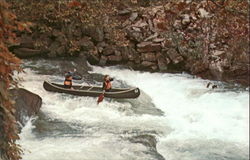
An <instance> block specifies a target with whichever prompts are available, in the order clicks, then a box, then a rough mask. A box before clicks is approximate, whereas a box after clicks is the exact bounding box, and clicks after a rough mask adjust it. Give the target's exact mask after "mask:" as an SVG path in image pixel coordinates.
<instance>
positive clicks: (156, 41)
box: [153, 38, 165, 43]
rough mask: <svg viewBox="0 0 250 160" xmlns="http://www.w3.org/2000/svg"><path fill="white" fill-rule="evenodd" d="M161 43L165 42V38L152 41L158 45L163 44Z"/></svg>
mask: <svg viewBox="0 0 250 160" xmlns="http://www.w3.org/2000/svg"><path fill="white" fill-rule="evenodd" d="M163 41H165V38H155V39H153V42H155V43H159V42H163Z"/></svg>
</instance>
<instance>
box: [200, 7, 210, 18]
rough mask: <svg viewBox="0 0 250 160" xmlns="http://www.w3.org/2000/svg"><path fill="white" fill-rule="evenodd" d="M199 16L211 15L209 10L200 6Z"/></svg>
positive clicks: (206, 16)
mask: <svg viewBox="0 0 250 160" xmlns="http://www.w3.org/2000/svg"><path fill="white" fill-rule="evenodd" d="M198 13H199V16H200V17H201V18H208V17H209V12H207V11H206V10H205V9H204V8H200V9H199V10H198Z"/></svg>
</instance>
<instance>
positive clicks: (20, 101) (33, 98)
mask: <svg viewBox="0 0 250 160" xmlns="http://www.w3.org/2000/svg"><path fill="white" fill-rule="evenodd" d="M10 93H11V95H12V97H13V100H14V101H15V108H16V112H15V117H16V120H17V121H19V122H20V123H21V124H22V125H23V126H24V125H25V124H26V123H27V121H28V118H29V117H31V116H35V115H36V114H37V113H38V112H39V110H40V108H41V106H42V98H41V97H40V96H39V95H36V94H34V93H32V92H30V91H28V90H26V89H23V88H19V89H11V90H10Z"/></svg>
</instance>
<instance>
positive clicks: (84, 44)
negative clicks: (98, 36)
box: [78, 36, 95, 51]
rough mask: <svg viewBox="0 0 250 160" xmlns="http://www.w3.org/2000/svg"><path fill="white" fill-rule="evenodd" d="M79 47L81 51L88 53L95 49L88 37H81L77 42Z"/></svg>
mask: <svg viewBox="0 0 250 160" xmlns="http://www.w3.org/2000/svg"><path fill="white" fill-rule="evenodd" d="M78 43H79V46H80V47H81V50H83V51H89V50H91V49H93V48H94V47H95V45H94V43H93V42H92V41H91V40H90V37H87V36H85V37H83V38H82V39H81V40H80V41H79V42H78Z"/></svg>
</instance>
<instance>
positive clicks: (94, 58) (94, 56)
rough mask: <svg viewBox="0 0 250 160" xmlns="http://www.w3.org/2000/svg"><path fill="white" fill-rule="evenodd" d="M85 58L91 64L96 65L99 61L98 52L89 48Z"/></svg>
mask: <svg viewBox="0 0 250 160" xmlns="http://www.w3.org/2000/svg"><path fill="white" fill-rule="evenodd" d="M86 57H87V60H88V62H89V63H90V64H91V65H96V64H98V63H99V61H100V59H99V55H98V52H97V51H95V50H94V49H93V50H90V51H89V52H87V56H86Z"/></svg>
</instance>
